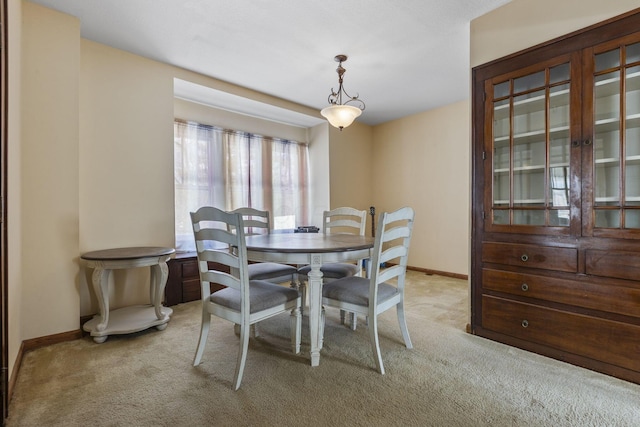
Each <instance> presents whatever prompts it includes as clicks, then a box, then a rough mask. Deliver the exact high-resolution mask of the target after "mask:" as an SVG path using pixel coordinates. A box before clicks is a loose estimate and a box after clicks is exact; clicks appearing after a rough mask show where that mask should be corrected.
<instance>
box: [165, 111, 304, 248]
mask: <svg viewBox="0 0 640 427" xmlns="http://www.w3.org/2000/svg"><path fill="white" fill-rule="evenodd" d="M174 186H175V209H176V212H175V221H176V250H178V251H193V250H195V248H194V243H193V231H192V228H191V218H190V216H189V212H193V211H195V210H196V209H198V208H199V207H201V206H215V207H217V208H219V209H224V210H233V209H237V208H239V207H243V206H249V207H253V208H257V209H263V210H268V211H270V212H271V218H272V220H273V224H272V225H273V231H275V232H277V231H278V230H290V229H293V228H295V227H296V226H297V225H304V224H307V223H308V222H309V212H308V211H309V209H308V206H309V162H308V148H307V146H306V144H301V143H297V142H295V141H288V140H282V139H278V138H270V137H265V136H260V135H255V134H250V133H247V132H240V131H233V130H227V129H221V128H218V127H214V126H209V125H202V124H199V123H194V122H185V121H182V120H176V121H175V122H174Z"/></svg>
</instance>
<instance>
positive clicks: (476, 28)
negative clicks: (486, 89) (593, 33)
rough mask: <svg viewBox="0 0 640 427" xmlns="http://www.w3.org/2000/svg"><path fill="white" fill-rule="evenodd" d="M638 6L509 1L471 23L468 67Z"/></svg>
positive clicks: (591, 0) (586, 0)
mask: <svg viewBox="0 0 640 427" xmlns="http://www.w3.org/2000/svg"><path fill="white" fill-rule="evenodd" d="M638 7H640V2H639V1H638V0H608V1H602V0H562V1H557V0H512V1H511V2H510V3H508V4H506V5H504V6H502V7H500V8H498V9H496V10H495V11H493V12H490V13H488V14H486V15H484V16H481V17H479V18H477V19H475V20H473V21H471V66H472V67H475V66H476V65H481V64H484V63H486V62H489V61H491V60H494V59H497V58H500V57H502V56H505V55H508V54H510V53H514V52H518V51H520V50H523V49H526V48H528V47H531V46H535V45H537V44H540V43H542V42H545V41H547V40H551V39H554V38H556V37H560V36H562V35H565V34H568V33H571V32H573V31H576V30H579V29H581V28H584V27H588V26H589V25H592V24H596V23H598V22H601V21H604V20H606V19H609V18H612V17H614V16H617V15H620V14H622V13H625V12H628V11H630V10H632V9H635V8H638Z"/></svg>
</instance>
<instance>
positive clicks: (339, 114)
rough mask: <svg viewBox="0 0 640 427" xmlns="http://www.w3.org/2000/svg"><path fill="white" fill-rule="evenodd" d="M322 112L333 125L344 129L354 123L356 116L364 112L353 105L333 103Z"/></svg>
mask: <svg viewBox="0 0 640 427" xmlns="http://www.w3.org/2000/svg"><path fill="white" fill-rule="evenodd" d="M320 114H322V115H323V116H324V117H325V118H326V119H327V120H328V121H329V123H331V126H333V127H337V128H338V129H340V130H342V128H346V127H347V126H349V125H350V124H351V123H353V121H354V120H355V119H356V117H358V116H359V115H360V114H362V110H361V109H359V108H358V107H354V106H352V105H331V106H329V107H327V108H323V109H322V111H320Z"/></svg>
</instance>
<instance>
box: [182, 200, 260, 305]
mask: <svg viewBox="0 0 640 427" xmlns="http://www.w3.org/2000/svg"><path fill="white" fill-rule="evenodd" d="M191 223H192V225H193V235H194V237H195V242H196V253H197V257H198V267H199V268H198V269H199V272H200V282H201V285H202V299H203V300H205V299H207V298H208V297H209V295H210V288H209V286H210V285H209V284H210V283H218V284H221V285H224V286H227V287H231V288H234V289H237V290H239V291H240V292H241V294H242V296H243V305H244V303H245V301H244V300H246V309H247V310H248V308H249V298H244V296H245V295H248V292H249V273H248V272H247V248H246V245H245V241H244V236H245V235H244V223H243V220H242V215H241V214H238V213H230V212H225V211H223V210H220V209H218V208H214V207H211V206H205V207H202V208H200V209H198V210H197V211H196V212H191ZM230 230H234V231H230ZM235 230H237V232H236V231H235ZM209 262H215V263H218V264H222V265H224V266H228V267H229V270H230V273H225V272H223V271H218V270H212V269H210V268H209ZM243 308H244V307H243ZM247 312H248V311H247Z"/></svg>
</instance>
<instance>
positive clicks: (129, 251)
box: [80, 246, 176, 261]
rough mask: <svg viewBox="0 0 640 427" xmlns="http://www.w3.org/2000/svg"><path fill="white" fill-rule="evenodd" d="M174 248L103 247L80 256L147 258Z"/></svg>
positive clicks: (167, 252) (163, 253)
mask: <svg viewBox="0 0 640 427" xmlns="http://www.w3.org/2000/svg"><path fill="white" fill-rule="evenodd" d="M175 251H176V250H175V249H173V248H166V247H162V246H140V247H131V248H113V249H103V250H99V251H92V252H87V253H84V254H82V255H81V256H80V258H82V259H86V260H101V261H106V260H118V259H138V258H149V257H157V256H163V255H171V254H173V253H174V252H175Z"/></svg>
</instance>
